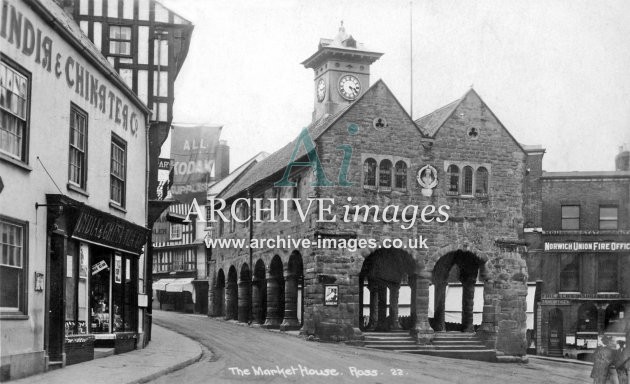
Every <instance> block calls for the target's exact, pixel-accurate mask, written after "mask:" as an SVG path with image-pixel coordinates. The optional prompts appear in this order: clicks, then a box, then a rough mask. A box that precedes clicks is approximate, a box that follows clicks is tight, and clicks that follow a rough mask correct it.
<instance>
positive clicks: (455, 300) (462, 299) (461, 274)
mask: <svg viewBox="0 0 630 384" xmlns="http://www.w3.org/2000/svg"><path fill="white" fill-rule="evenodd" d="M484 264H485V260H484V259H483V258H481V257H479V256H478V255H476V254H475V253H473V252H469V251H461V250H457V251H453V252H449V253H447V254H446V255H444V256H442V257H441V258H440V259H438V261H437V262H436V263H435V266H434V267H433V276H432V283H433V319H432V320H431V321H430V323H431V327H432V328H433V330H434V331H436V332H444V331H447V330H453V331H462V332H473V331H474V325H475V324H477V325H479V324H481V317H482V316H481V313H478V314H477V316H475V311H474V304H475V290H476V288H479V291H481V292H482V291H483V285H481V284H477V282H478V281H477V280H478V276H479V271H480V269H481V268H484ZM477 285H479V287H477ZM481 292H480V293H481ZM481 296H482V297H481V298H483V295H482V294H481Z"/></svg>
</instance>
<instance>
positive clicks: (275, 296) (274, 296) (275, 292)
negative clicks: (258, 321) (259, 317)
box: [263, 276, 282, 328]
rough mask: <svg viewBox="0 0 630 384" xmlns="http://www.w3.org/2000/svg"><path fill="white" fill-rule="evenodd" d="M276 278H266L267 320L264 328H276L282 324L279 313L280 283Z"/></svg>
mask: <svg viewBox="0 0 630 384" xmlns="http://www.w3.org/2000/svg"><path fill="white" fill-rule="evenodd" d="M278 280H279V278H278V277H277V276H267V318H266V319H265V324H263V326H264V327H266V328H278V327H280V324H281V323H282V314H281V313H280V282H279V281H278Z"/></svg>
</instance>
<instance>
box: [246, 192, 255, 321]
mask: <svg viewBox="0 0 630 384" xmlns="http://www.w3.org/2000/svg"><path fill="white" fill-rule="evenodd" d="M247 198H248V200H249V244H251V243H252V238H253V237H254V208H253V207H254V205H253V203H252V194H251V192H250V190H249V189H248V190H247ZM253 258H254V250H253V249H252V247H249V280H250V282H249V298H250V299H249V319H248V320H249V321H253V320H254V302H253V300H252V299H253V297H252V296H253V295H252V289H253V285H254V266H253V265H252V261H253Z"/></svg>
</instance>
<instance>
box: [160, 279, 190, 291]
mask: <svg viewBox="0 0 630 384" xmlns="http://www.w3.org/2000/svg"><path fill="white" fill-rule="evenodd" d="M193 280H195V279H194V278H193V277H187V278H183V279H175V281H173V282H171V283H168V284H166V292H184V291H188V292H190V293H193V292H194V288H193V285H192V281H193Z"/></svg>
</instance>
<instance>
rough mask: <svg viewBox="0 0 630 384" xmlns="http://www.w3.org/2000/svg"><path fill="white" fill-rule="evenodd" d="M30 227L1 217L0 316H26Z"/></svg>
mask: <svg viewBox="0 0 630 384" xmlns="http://www.w3.org/2000/svg"><path fill="white" fill-rule="evenodd" d="M27 228H28V224H27V223H25V222H22V221H17V220H13V219H9V218H7V217H4V216H0V314H2V315H11V314H26V254H27V252H26V244H27V242H26V241H27V239H28V234H27Z"/></svg>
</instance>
